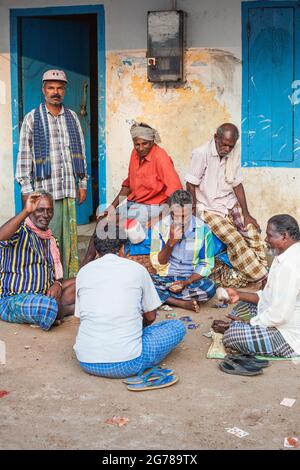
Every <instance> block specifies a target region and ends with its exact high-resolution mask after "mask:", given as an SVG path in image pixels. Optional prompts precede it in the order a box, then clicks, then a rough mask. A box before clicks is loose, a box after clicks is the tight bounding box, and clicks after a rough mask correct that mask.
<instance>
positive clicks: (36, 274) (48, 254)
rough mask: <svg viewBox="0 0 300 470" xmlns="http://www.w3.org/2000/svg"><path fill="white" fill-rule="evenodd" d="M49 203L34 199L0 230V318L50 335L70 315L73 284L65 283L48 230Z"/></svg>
mask: <svg viewBox="0 0 300 470" xmlns="http://www.w3.org/2000/svg"><path fill="white" fill-rule="evenodd" d="M52 217H53V199H52V196H51V195H50V194H49V193H47V192H45V191H40V192H38V193H32V194H31V195H30V196H29V197H28V199H27V201H26V203H25V206H24V209H23V210H22V211H21V212H20V213H19V214H17V215H16V216H15V217H13V218H12V219H10V220H9V221H8V222H6V223H5V224H4V225H2V227H0V318H1V319H2V320H4V321H8V322H12V323H30V324H35V325H38V326H39V327H40V328H42V329H43V330H49V329H50V328H51V326H52V325H53V323H54V322H55V321H57V320H59V319H61V318H63V317H64V316H65V315H70V314H73V311H74V305H72V304H73V303H74V285H73V284H74V283H73V280H72V281H71V280H66V281H63V269H62V265H61V261H60V255H59V250H58V247H57V244H56V240H55V238H54V237H53V235H52V233H51V230H50V229H49V228H48V226H49V223H50V221H51V219H52Z"/></svg>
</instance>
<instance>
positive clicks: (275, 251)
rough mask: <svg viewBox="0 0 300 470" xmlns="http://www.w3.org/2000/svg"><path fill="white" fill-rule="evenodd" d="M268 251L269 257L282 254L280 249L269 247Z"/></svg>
mask: <svg viewBox="0 0 300 470" xmlns="http://www.w3.org/2000/svg"><path fill="white" fill-rule="evenodd" d="M266 251H267V254H268V255H269V256H278V255H279V254H280V253H279V250H278V248H271V247H267V250H266Z"/></svg>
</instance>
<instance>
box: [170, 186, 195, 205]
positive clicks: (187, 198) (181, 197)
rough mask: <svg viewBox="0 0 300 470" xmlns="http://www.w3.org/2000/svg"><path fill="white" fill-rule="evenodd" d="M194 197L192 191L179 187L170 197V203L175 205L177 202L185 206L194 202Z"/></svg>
mask: <svg viewBox="0 0 300 470" xmlns="http://www.w3.org/2000/svg"><path fill="white" fill-rule="evenodd" d="M192 203H193V197H192V195H191V193H189V192H188V191H185V190H184V189H178V190H177V191H175V192H174V193H173V194H171V196H170V197H169V204H170V206H173V205H175V204H177V205H179V206H185V205H186V204H192Z"/></svg>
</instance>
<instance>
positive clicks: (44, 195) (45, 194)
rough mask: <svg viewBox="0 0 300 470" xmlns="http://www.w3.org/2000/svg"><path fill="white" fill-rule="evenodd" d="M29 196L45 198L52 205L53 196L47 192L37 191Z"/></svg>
mask: <svg viewBox="0 0 300 470" xmlns="http://www.w3.org/2000/svg"><path fill="white" fill-rule="evenodd" d="M31 194H36V195H39V196H42V197H47V198H48V199H49V200H50V201H51V202H52V204H53V196H52V194H51V193H48V191H45V190H44V189H41V190H38V191H34V192H33V193H31Z"/></svg>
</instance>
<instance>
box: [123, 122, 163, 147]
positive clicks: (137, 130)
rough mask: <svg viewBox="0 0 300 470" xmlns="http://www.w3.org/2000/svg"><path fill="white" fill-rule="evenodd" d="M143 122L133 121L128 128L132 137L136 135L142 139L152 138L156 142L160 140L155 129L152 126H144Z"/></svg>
mask: <svg viewBox="0 0 300 470" xmlns="http://www.w3.org/2000/svg"><path fill="white" fill-rule="evenodd" d="M144 126H145V124H144V123H143V122H141V123H138V122H135V121H134V124H133V125H132V126H131V128H130V134H131V137H132V138H133V139H135V138H136V137H137V138H139V139H144V140H151V141H152V140H154V142H155V143H156V144H159V143H160V142H161V138H160V135H159V133H158V132H157V130H156V129H153V128H152V127H144Z"/></svg>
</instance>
